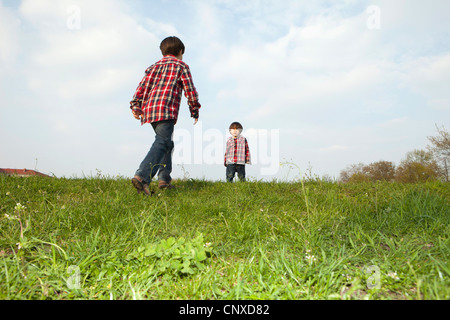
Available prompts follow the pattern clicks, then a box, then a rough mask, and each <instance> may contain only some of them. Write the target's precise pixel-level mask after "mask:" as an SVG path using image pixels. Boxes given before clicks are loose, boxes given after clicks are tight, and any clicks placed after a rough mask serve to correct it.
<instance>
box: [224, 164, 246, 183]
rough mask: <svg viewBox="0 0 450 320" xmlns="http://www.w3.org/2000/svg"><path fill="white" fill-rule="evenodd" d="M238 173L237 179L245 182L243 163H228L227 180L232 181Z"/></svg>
mask: <svg viewBox="0 0 450 320" xmlns="http://www.w3.org/2000/svg"><path fill="white" fill-rule="evenodd" d="M236 172H237V174H238V177H239V180H241V181H242V182H245V165H243V164H229V165H227V181H228V182H233V179H234V176H235V175H236Z"/></svg>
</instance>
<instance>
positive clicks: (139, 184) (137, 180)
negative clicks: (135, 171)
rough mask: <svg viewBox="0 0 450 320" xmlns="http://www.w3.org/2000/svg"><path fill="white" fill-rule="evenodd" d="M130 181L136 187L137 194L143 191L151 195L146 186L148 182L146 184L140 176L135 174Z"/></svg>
mask: <svg viewBox="0 0 450 320" xmlns="http://www.w3.org/2000/svg"><path fill="white" fill-rule="evenodd" d="M131 183H132V184H133V186H134V187H135V188H136V190H137V191H138V193H139V194H140V193H142V192H143V193H144V194H145V195H147V196H151V195H152V193H151V192H150V189H149V187H148V184H146V183H145V182H144V180H143V179H142V178H141V177H138V176H135V177H134V178H133V179H131Z"/></svg>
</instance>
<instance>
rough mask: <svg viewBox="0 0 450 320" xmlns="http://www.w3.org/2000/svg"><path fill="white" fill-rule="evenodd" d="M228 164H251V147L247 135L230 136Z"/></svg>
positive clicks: (226, 158)
mask: <svg viewBox="0 0 450 320" xmlns="http://www.w3.org/2000/svg"><path fill="white" fill-rule="evenodd" d="M227 164H251V158H250V149H249V147H248V142H247V139H246V138H245V137H243V136H239V137H237V138H234V137H230V138H228V141H227V149H226V152H225V165H227Z"/></svg>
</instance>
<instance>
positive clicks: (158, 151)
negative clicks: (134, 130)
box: [136, 120, 175, 184]
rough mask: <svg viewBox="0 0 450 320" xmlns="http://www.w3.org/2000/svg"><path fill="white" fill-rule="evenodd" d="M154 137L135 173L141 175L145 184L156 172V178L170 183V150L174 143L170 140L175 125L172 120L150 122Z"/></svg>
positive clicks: (171, 150) (148, 182)
mask: <svg viewBox="0 0 450 320" xmlns="http://www.w3.org/2000/svg"><path fill="white" fill-rule="evenodd" d="M152 127H153V130H155V133H156V138H155V142H154V143H153V145H152V147H151V149H150V151H149V152H148V154H147V156H146V157H145V159H144V161H142V163H141V165H140V167H139V169H138V170H137V171H136V175H137V176H139V177H141V178H142V179H143V180H144V182H145V183H146V184H150V182H151V181H152V179H153V177H154V176H155V175H156V173H158V170H159V173H158V180H159V181H164V182H167V183H170V182H171V181H172V178H171V177H170V174H171V173H172V152H173V148H174V143H173V141H172V137H173V131H174V127H175V121H174V120H166V121H160V122H155V123H152Z"/></svg>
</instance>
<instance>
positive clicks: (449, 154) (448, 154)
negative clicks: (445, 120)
mask: <svg viewBox="0 0 450 320" xmlns="http://www.w3.org/2000/svg"><path fill="white" fill-rule="evenodd" d="M436 129H437V132H438V135H437V136H434V137H428V140H429V141H430V142H431V146H428V150H429V151H430V152H432V153H433V154H434V155H435V157H436V159H437V160H438V162H439V163H440V164H441V165H440V169H441V174H442V176H443V178H444V180H445V181H447V182H448V181H449V172H448V166H449V165H450V133H448V132H447V131H446V130H445V128H444V126H442V128H439V126H438V125H436Z"/></svg>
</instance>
